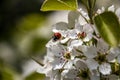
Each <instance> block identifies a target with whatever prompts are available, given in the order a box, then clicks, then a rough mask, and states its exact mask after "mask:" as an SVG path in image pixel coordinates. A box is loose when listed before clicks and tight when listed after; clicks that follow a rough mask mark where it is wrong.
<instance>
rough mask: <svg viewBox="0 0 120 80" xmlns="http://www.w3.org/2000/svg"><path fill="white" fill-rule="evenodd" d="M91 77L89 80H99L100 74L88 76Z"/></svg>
mask: <svg viewBox="0 0 120 80" xmlns="http://www.w3.org/2000/svg"><path fill="white" fill-rule="evenodd" d="M90 77H91V78H90V79H91V80H100V76H94V75H92V76H90Z"/></svg>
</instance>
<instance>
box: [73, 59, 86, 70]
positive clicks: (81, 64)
mask: <svg viewBox="0 0 120 80" xmlns="http://www.w3.org/2000/svg"><path fill="white" fill-rule="evenodd" d="M74 64H75V67H76V68H77V69H78V70H79V69H81V70H85V69H87V68H88V67H87V65H86V63H85V61H83V60H81V59H75V60H74Z"/></svg>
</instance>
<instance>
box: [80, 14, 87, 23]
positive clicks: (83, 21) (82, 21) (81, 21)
mask: <svg viewBox="0 0 120 80" xmlns="http://www.w3.org/2000/svg"><path fill="white" fill-rule="evenodd" d="M79 23H80V25H85V24H87V22H86V21H85V19H84V18H83V17H82V16H80V17H79Z"/></svg>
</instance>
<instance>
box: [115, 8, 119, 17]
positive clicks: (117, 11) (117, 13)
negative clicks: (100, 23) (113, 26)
mask: <svg viewBox="0 0 120 80" xmlns="http://www.w3.org/2000/svg"><path fill="white" fill-rule="evenodd" d="M115 13H116V15H117V16H118V17H119V18H120V8H118V9H117V10H116V12H115Z"/></svg>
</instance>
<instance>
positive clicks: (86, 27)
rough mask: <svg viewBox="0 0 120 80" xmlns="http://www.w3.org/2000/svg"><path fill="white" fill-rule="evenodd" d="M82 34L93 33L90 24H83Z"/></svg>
mask: <svg viewBox="0 0 120 80" xmlns="http://www.w3.org/2000/svg"><path fill="white" fill-rule="evenodd" d="M83 32H85V33H86V34H88V33H91V34H92V33H93V28H92V25H91V24H85V25H84V26H83Z"/></svg>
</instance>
